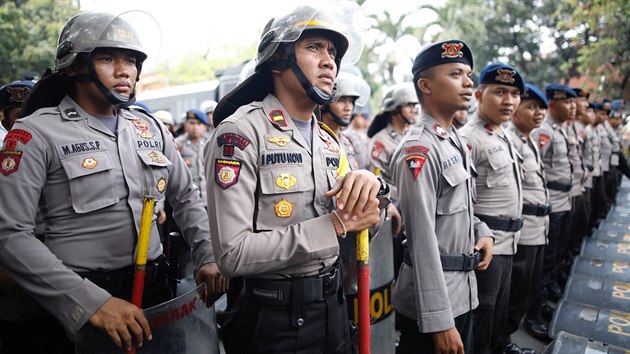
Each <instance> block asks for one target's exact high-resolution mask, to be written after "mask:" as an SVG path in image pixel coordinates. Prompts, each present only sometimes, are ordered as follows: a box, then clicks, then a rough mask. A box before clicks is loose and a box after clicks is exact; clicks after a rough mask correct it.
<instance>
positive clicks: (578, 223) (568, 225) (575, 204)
mask: <svg viewBox="0 0 630 354" xmlns="http://www.w3.org/2000/svg"><path fill="white" fill-rule="evenodd" d="M585 220H586V216H585V214H584V196H583V195H582V194H580V195H578V196H575V197H571V211H569V213H568V214H567V216H566V217H565V219H564V225H563V226H562V241H561V242H560V255H559V261H560V262H565V264H567V263H568V264H570V263H571V254H570V251H571V249H572V247H574V246H575V245H576V244H580V242H581V241H582V236H583V235H584V233H585V231H586V225H585V224H584V221H585ZM560 270H563V266H562V265H561V269H560ZM567 271H568V269H567Z"/></svg>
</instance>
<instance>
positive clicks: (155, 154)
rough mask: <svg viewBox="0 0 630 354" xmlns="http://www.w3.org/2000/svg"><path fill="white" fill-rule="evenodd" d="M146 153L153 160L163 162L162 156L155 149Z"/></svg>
mask: <svg viewBox="0 0 630 354" xmlns="http://www.w3.org/2000/svg"><path fill="white" fill-rule="evenodd" d="M148 155H149V158H150V159H151V160H152V161H153V162H156V163H164V158H163V157H162V155H160V154H159V153H158V152H157V151H151V152H150V153H149V154H148Z"/></svg>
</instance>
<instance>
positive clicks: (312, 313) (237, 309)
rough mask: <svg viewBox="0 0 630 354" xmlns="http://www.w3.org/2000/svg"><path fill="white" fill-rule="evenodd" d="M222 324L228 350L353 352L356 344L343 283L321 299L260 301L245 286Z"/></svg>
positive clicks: (310, 353) (230, 353) (231, 353)
mask: <svg viewBox="0 0 630 354" xmlns="http://www.w3.org/2000/svg"><path fill="white" fill-rule="evenodd" d="M338 276H340V275H338ZM296 311H299V312H300V313H301V314H300V316H298V317H299V318H297V321H296V316H295V313H296ZM220 326H221V336H222V339H223V345H224V348H225V352H226V353H228V354H241V353H249V354H253V353H278V354H280V353H283V354H284V353H286V354H288V353H299V354H316V353H317V354H328V353H330V354H336V353H338V354H351V353H352V352H353V347H354V345H353V343H352V333H351V331H352V328H351V327H350V323H349V321H348V311H347V308H346V304H345V296H344V294H343V286H340V287H339V289H337V290H336V291H335V292H333V293H330V294H328V295H327V296H326V297H325V298H324V299H323V300H321V301H311V302H307V303H296V301H295V297H292V298H291V299H290V300H289V301H288V302H287V303H285V304H271V303H269V301H260V300H258V299H257V298H256V297H255V296H251V295H248V294H247V292H246V291H245V289H243V290H242V291H241V292H240V293H239V295H238V297H237V299H236V300H235V304H234V306H233V307H231V308H230V311H229V312H228V313H226V314H225V317H224V318H223V319H222V323H220Z"/></svg>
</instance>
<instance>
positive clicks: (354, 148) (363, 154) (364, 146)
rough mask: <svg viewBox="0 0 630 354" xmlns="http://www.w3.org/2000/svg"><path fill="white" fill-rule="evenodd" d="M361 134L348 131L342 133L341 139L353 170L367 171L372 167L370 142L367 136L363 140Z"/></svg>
mask: <svg viewBox="0 0 630 354" xmlns="http://www.w3.org/2000/svg"><path fill="white" fill-rule="evenodd" d="M360 134H361V133H359V132H356V131H354V130H348V129H346V130H342V131H341V134H340V137H339V140H341V144H342V145H343V148H344V151H345V152H346V156H347V157H348V161H349V162H350V167H352V169H353V170H367V169H369V166H370V154H369V152H368V143H369V142H368V139H367V136H365V135H364V136H365V138H362V137H361V135H360Z"/></svg>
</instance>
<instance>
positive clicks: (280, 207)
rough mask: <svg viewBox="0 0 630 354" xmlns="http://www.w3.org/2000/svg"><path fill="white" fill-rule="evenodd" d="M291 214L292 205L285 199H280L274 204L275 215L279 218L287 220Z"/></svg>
mask: <svg viewBox="0 0 630 354" xmlns="http://www.w3.org/2000/svg"><path fill="white" fill-rule="evenodd" d="M292 213H293V204H291V202H290V201H288V200H286V199H282V200H281V201H279V202H278V203H277V204H276V215H278V217H280V218H288V217H289V216H291V214H292Z"/></svg>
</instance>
